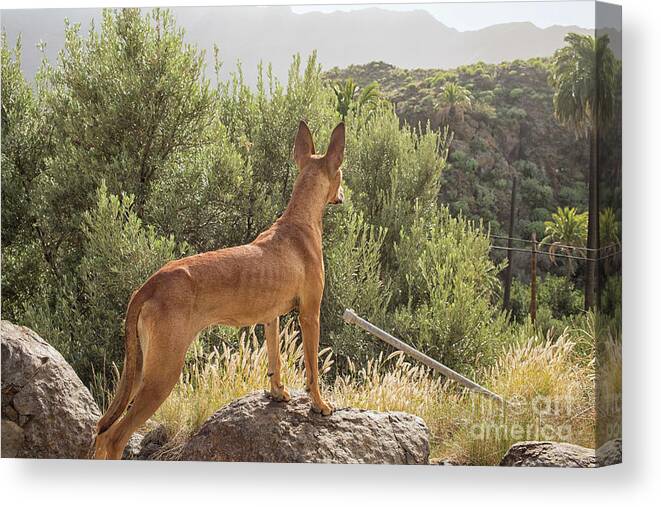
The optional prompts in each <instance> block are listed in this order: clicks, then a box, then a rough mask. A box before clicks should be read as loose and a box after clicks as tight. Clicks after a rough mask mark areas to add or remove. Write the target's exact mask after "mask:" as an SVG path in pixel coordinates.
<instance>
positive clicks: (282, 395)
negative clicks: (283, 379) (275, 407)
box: [269, 386, 291, 401]
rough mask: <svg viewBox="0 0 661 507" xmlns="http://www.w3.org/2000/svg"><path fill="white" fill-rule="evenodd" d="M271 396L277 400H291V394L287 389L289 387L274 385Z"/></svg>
mask: <svg viewBox="0 0 661 507" xmlns="http://www.w3.org/2000/svg"><path fill="white" fill-rule="evenodd" d="M269 395H270V396H271V398H273V400H275V401H289V400H291V395H290V394H289V391H287V388H286V387H284V386H282V387H272V388H271V392H270V393H269Z"/></svg>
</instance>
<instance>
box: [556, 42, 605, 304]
mask: <svg viewBox="0 0 661 507" xmlns="http://www.w3.org/2000/svg"><path fill="white" fill-rule="evenodd" d="M565 42H566V43H567V45H566V46H565V47H563V48H562V49H559V50H558V51H557V52H556V54H555V56H554V57H553V62H552V66H551V75H550V78H549V80H550V82H551V85H552V86H553V87H554V89H555V94H554V95H553V107H554V110H555V114H556V116H557V117H558V119H559V120H560V121H561V122H562V123H564V124H566V125H570V126H571V127H572V128H573V129H574V130H575V132H576V134H577V135H578V136H586V137H588V138H589V139H590V165H589V172H588V192H589V196H588V233H587V247H588V251H587V258H588V263H587V276H586V283H585V307H586V308H592V307H593V306H594V305H595V304H597V295H598V289H597V277H598V276H599V273H598V265H597V257H598V256H599V246H600V236H599V203H600V200H599V185H600V182H601V180H600V177H599V162H598V157H599V151H598V150H599V147H598V143H599V138H600V137H602V134H601V131H602V130H605V126H606V125H607V124H608V123H609V122H610V121H611V119H612V117H613V112H614V108H615V93H616V81H617V61H616V59H615V56H614V55H613V52H612V51H611V49H610V48H609V47H608V44H609V39H608V35H603V36H601V37H593V36H591V35H579V34H575V33H569V34H567V36H566V37H565Z"/></svg>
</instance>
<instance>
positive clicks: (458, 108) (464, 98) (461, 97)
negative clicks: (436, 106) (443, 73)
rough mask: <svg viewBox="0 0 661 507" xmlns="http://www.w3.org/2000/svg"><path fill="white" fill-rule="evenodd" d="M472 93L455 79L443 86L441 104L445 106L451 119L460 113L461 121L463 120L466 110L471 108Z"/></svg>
mask: <svg viewBox="0 0 661 507" xmlns="http://www.w3.org/2000/svg"><path fill="white" fill-rule="evenodd" d="M471 104H472V103H471V94H470V91H468V89H467V88H465V87H463V86H461V85H460V84H458V83H455V82H454V81H451V82H449V83H447V84H446V85H445V86H443V89H442V91H441V98H440V105H441V106H443V107H444V108H445V110H446V111H447V113H448V115H447V116H448V118H449V119H450V120H452V119H454V118H455V116H456V115H457V114H460V115H461V116H460V121H463V118H464V111H465V110H466V109H470V108H471Z"/></svg>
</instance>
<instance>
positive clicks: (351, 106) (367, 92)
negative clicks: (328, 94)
mask: <svg viewBox="0 0 661 507" xmlns="http://www.w3.org/2000/svg"><path fill="white" fill-rule="evenodd" d="M332 88H333V92H335V97H336V98H337V105H336V110H337V112H338V113H339V114H340V116H341V117H342V121H344V120H345V119H346V117H347V115H348V114H349V113H350V112H354V113H358V114H360V113H361V112H363V111H366V112H367V113H368V114H369V113H370V112H372V111H373V110H374V109H376V107H377V106H378V104H379V103H380V101H381V93H380V91H379V84H378V83H377V82H376V81H375V82H373V83H371V84H369V85H367V86H366V87H365V88H363V89H362V90H361V88H360V87H359V86H358V84H356V82H355V81H354V80H353V79H351V78H348V79H346V80H345V81H344V82H343V83H341V82H337V83H334V84H333V86H332Z"/></svg>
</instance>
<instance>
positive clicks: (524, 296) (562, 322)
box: [511, 274, 583, 332]
mask: <svg viewBox="0 0 661 507" xmlns="http://www.w3.org/2000/svg"><path fill="white" fill-rule="evenodd" d="M511 294H512V295H511V308H512V309H511V311H512V317H513V318H514V319H515V320H517V321H518V322H525V321H526V320H527V319H528V315H529V309H530V285H529V283H525V284H524V283H522V282H520V281H519V280H514V281H513V282H512V293H511ZM582 310H583V294H582V292H581V291H580V290H579V289H576V287H575V286H574V284H573V283H572V281H571V280H569V279H568V278H567V277H564V276H556V275H551V274H547V275H546V276H545V277H544V278H543V279H541V280H538V285H537V326H538V327H539V328H540V329H542V330H544V331H547V330H550V329H554V330H555V331H556V332H560V331H562V329H563V328H564V327H565V326H566V325H567V323H568V320H567V319H568V318H570V317H573V316H576V315H579V314H581V313H582Z"/></svg>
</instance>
